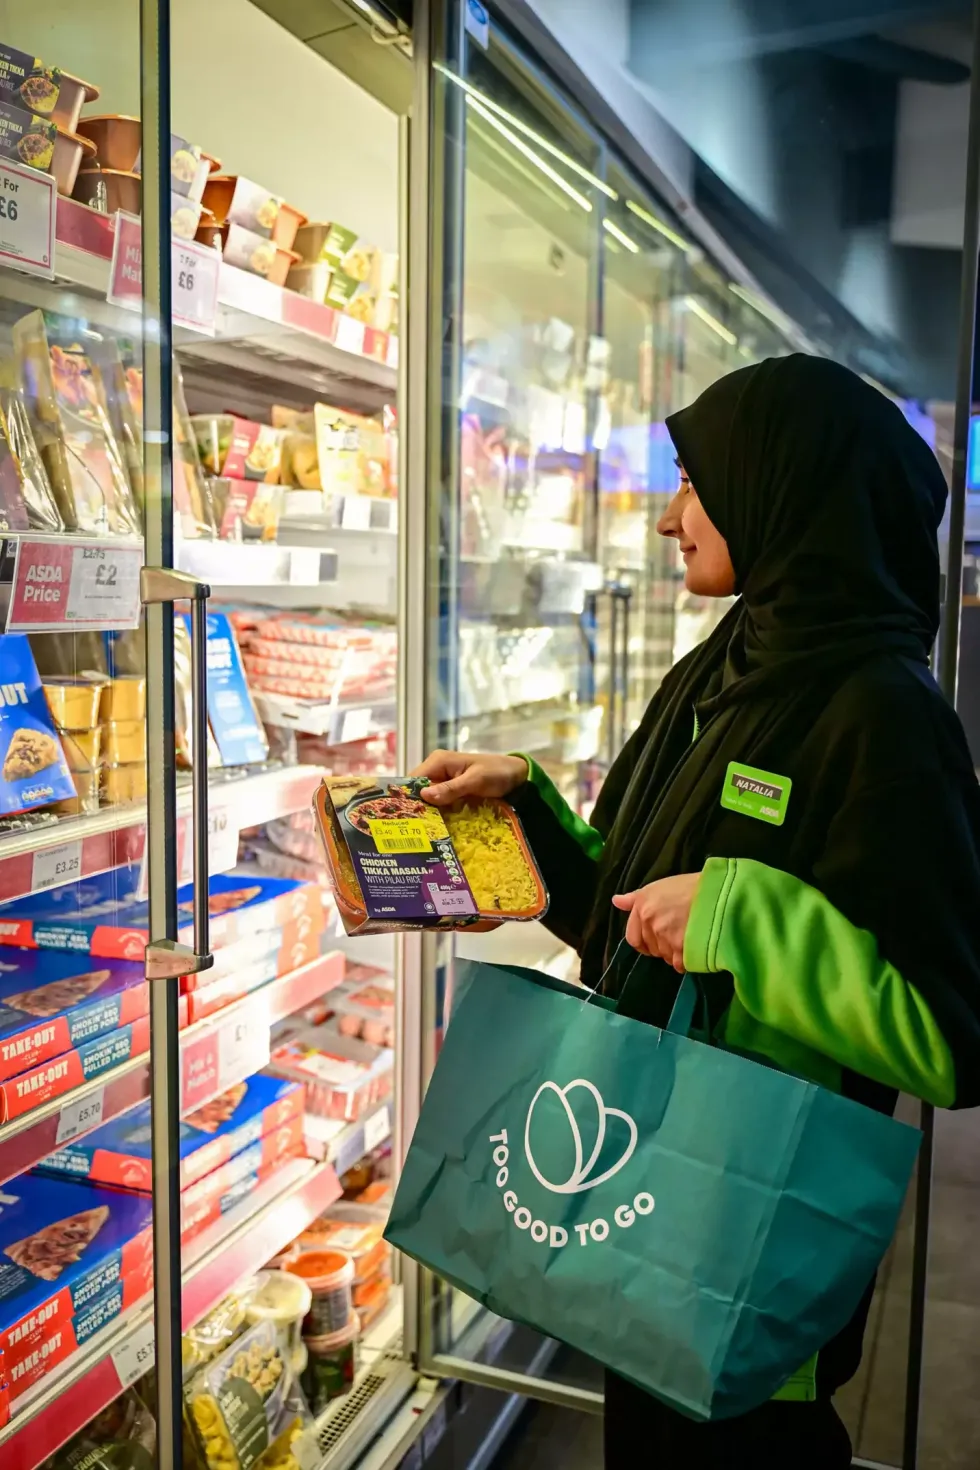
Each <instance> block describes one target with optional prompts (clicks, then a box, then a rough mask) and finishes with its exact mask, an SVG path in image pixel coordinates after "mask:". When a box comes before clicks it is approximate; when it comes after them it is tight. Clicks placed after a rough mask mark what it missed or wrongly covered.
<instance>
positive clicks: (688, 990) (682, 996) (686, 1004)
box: [584, 939, 711, 1038]
mask: <svg viewBox="0 0 980 1470" xmlns="http://www.w3.org/2000/svg"><path fill="white" fill-rule="evenodd" d="M624 950H627V951H629V952H630V953H633V951H631V950H630V946H629V945H628V944H627V942H626V940H625V939H621V940H620V942H619V944H618V945H617V946H616V951H615V953H614V954H613V957H612V959H611V960H610V961H609V964H608V965H607V966H606V968H605V970H603V972H602V974H601V975H600V977H599V982H598V984H597V985H596V987H595V989H594V990H590V991H589V992H588V995H587V997H586V999H585V1001H584V1004H585V1005H589V1004H590V1002H591V1001H593V1000H594V999H595V998H596V997H597V996H598V995H599V994H600V991H601V989H602V984H603V981H604V980H605V978H606V976H607V975H608V974H610V972H611V971H612V970H614V969H615V968H616V966H617V964H618V963H619V959H620V956H621V955H622V953H623V951H624ZM652 963H653V961H652V960H651V958H650V956H649V955H642V954H637V955H636V958H635V960H634V961H633V964H632V965H631V966H630V968H629V970H628V971H627V974H626V979H625V980H624V981H623V988H622V990H621V992H620V995H619V1002H618V1004H617V1009H618V1008H619V1006H620V1005H621V1004H622V1002H623V999H624V997H625V995H626V992H627V990H628V989H629V987H630V982H631V981H632V980H633V977H634V976H635V975H637V974H639V973H642V971H643V970H644V969H645V968H648V967H649V965H650V964H652ZM698 1002H700V1005H701V1025H700V1031H701V1034H702V1035H703V1036H704V1037H705V1038H709V1037H710V1034H711V1022H710V1018H709V1015H708V997H707V996H706V995H705V993H704V989H703V987H702V986H701V985H699V983H698V981H697V980H696V979H695V978H694V976H693V975H691V974H690V973H686V974H684V975H682V976H681V980H680V984H679V985H678V987H677V994H676V995H675V997H674V1003H673V1005H672V1006H671V1010H670V1016H669V1018H668V1020H667V1024H666V1026H664V1027H663V1030H664V1031H669V1032H671V1033H672V1034H673V1035H675V1036H688V1035H689V1034H690V1031H691V1025H692V1023H693V1021H694V1011H695V1007H696V1006H697V1005H698Z"/></svg>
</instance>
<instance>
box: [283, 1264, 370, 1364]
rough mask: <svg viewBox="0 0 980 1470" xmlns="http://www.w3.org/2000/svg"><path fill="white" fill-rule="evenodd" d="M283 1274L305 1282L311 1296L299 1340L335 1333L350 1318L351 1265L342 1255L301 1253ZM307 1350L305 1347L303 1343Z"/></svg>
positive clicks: (352, 1274) (352, 1272) (352, 1277)
mask: <svg viewBox="0 0 980 1470" xmlns="http://www.w3.org/2000/svg"><path fill="white" fill-rule="evenodd" d="M286 1270H287V1271H288V1272H289V1273H291V1274H292V1275H295V1276H298V1277H299V1278H300V1280H302V1281H305V1282H306V1284H307V1286H308V1287H309V1288H310V1291H311V1293H312V1297H313V1299H312V1302H311V1305H310V1310H309V1313H308V1315H307V1317H306V1320H305V1321H304V1323H303V1338H304V1340H305V1339H308V1338H311V1337H314V1338H316V1337H323V1336H325V1335H329V1334H331V1333H334V1332H339V1331H340V1330H341V1328H343V1327H345V1326H346V1325H347V1324H348V1322H349V1321H350V1318H351V1309H352V1305H353V1304H352V1302H351V1285H352V1283H353V1280H354V1262H353V1261H352V1260H351V1258H350V1256H345V1255H344V1253H343V1251H304V1252H303V1253H302V1254H301V1255H300V1256H299V1257H298V1258H297V1259H296V1260H295V1261H291V1262H290V1263H289V1265H288V1266H287V1267H286ZM307 1346H309V1343H308V1342H307Z"/></svg>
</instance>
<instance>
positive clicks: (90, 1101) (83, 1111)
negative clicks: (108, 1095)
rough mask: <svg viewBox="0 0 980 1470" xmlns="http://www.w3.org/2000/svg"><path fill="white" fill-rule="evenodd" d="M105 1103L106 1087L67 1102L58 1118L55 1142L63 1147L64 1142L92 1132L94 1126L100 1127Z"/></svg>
mask: <svg viewBox="0 0 980 1470" xmlns="http://www.w3.org/2000/svg"><path fill="white" fill-rule="evenodd" d="M104 1105H105V1088H104V1087H99V1088H97V1089H96V1090H95V1092H90V1093H89V1094H88V1096H87V1097H80V1098H78V1100H77V1101H76V1102H70V1103H65V1106H64V1107H63V1108H62V1110H61V1115H60V1117H59V1118H58V1131H57V1133H56V1134H55V1142H56V1143H57V1145H58V1147H59V1148H61V1146H62V1145H63V1144H66V1143H70V1142H71V1140H72V1139H73V1138H77V1137H78V1135H79V1134H80V1133H90V1132H91V1131H92V1129H93V1128H98V1126H99V1124H100V1123H101V1122H102V1109H103V1107H104Z"/></svg>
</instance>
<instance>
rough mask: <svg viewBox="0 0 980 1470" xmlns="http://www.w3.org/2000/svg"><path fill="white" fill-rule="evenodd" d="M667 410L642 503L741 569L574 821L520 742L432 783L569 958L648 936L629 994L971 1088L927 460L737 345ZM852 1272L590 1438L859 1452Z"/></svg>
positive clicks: (831, 1076)
mask: <svg viewBox="0 0 980 1470" xmlns="http://www.w3.org/2000/svg"><path fill="white" fill-rule="evenodd" d="M667 426H668V429H669V431H670V434H671V437H672V439H673V442H674V445H675V447H676V450H677V455H678V462H679V464H680V465H681V466H682V474H681V485H680V488H679V490H678V492H677V494H676V495H675V497H674V499H673V500H672V502H671V504H670V506H669V508H668V509H667V511H666V512H665V514H664V515H663V517H662V519H661V521H660V524H659V527H658V529H659V531H660V533H661V534H662V535H664V536H669V537H673V538H674V539H675V540H677V542H678V545H679V548H680V551H681V554H682V556H683V559H684V563H685V568H686V572H685V581H686V585H687V586H688V588H689V589H690V590H691V591H692V592H694V593H699V594H702V595H706V596H728V595H730V594H732V593H738V594H740V596H739V598H738V600H737V601H736V602H735V604H734V605H733V607H732V608H731V610H730V611H729V613H728V614H727V616H726V617H725V618H724V620H723V621H722V622H721V623H720V624H719V626H718V627H717V628H716V629H715V631H714V632H713V633H712V634H711V635H710V637H709V638H708V639H707V640H706V641H705V642H704V643H703V644H702V645H701V646H700V647H699V648H697V649H695V650H694V651H693V652H692V653H691V654H689V655H688V656H687V657H686V658H685V659H683V660H682V661H681V662H680V663H679V664H678V665H676V667H675V668H674V669H672V670H671V672H670V674H668V676H667V678H666V679H665V680H664V683H663V685H662V687H661V689H660V690H659V692H658V693H657V694H656V696H655V697H654V699H653V700H652V702H651V704H650V707H649V709H648V710H647V712H646V714H645V716H644V719H643V721H642V723H641V725H640V727H639V729H638V730H637V731H636V732H635V734H634V735H633V736H632V737H631V739H630V740H629V742H628V743H627V745H626V747H625V749H624V750H623V751H622V753H621V755H620V756H619V758H618V759H617V761H616V762H615V764H614V765H613V767H612V769H611V771H610V773H609V776H608V779H607V780H606V783H605V785H604V787H603V789H602V792H601V794H600V797H599V800H598V802H597V804H596V807H595V812H594V815H593V818H592V824H591V826H587V825H586V824H585V823H584V822H582V821H581V819H579V818H578V817H576V816H575V815H574V814H573V813H572V812H571V811H570V810H569V808H568V807H567V806H566V805H565V803H564V802H563V801H562V799H561V798H560V796H559V795H558V792H557V791H556V790H555V788H554V786H552V785H551V783H550V782H549V781H548V779H547V777H546V776H545V775H544V773H543V772H542V771H541V770H540V769H539V768H538V767H537V766H536V765H535V764H534V763H533V762H532V761H529V760H525V759H524V758H523V757H517V756H464V755H459V754H453V753H446V752H437V753H436V754H435V755H434V756H432V757H430V758H429V760H428V761H426V763H425V764H424V766H423V767H422V768H421V771H422V774H425V775H427V776H429V777H430V779H431V780H432V781H433V783H434V784H433V785H432V786H431V787H430V788H429V790H428V791H427V793H426V795H427V797H428V799H429V800H431V801H432V802H434V803H435V804H436V805H444V804H447V803H449V802H451V801H454V800H457V799H458V798H459V797H462V796H473V795H479V794H485V795H493V796H509V797H510V798H511V799H512V800H513V801H514V803H515V805H516V806H517V807H518V809H519V810H520V812H521V815H522V817H523V820H524V823H525V827H526V830H527V833H528V837H529V839H530V842H531V845H532V847H533V849H534V851H535V853H536V855H537V857H538V859H539V861H540V862H541V865H542V867H543V869H544V875H545V879H546V882H547V883H548V886H549V889H550V891H551V910H550V913H549V916H548V920H547V922H548V924H549V926H550V927H551V928H552V929H553V931H554V932H555V933H556V934H558V935H559V936H560V937H561V938H562V939H564V940H566V941H568V942H569V943H571V944H573V945H575V947H576V948H577V949H578V950H579V951H580V953H581V956H582V976H583V979H584V981H585V982H586V984H590V985H595V984H597V983H598V982H599V980H600V977H601V976H603V974H604V972H605V970H606V968H607V966H608V964H609V961H610V959H611V957H612V956H613V955H614V954H615V952H616V949H617V946H618V944H619V942H620V940H621V938H622V937H623V936H624V935H625V938H626V940H627V941H628V943H629V944H630V945H632V946H633V948H634V949H636V950H639V951H640V952H641V953H643V954H647V955H650V956H653V957H654V961H655V964H654V965H653V966H651V970H653V971H654V975H653V978H651V979H650V981H649V983H648V984H647V986H646V987H645V989H644V990H643V993H642V994H641V995H639V996H637V995H636V994H635V990H636V989H637V988H638V987H631V989H630V995H629V1003H630V1011H631V1013H632V1014H634V1015H636V1016H638V1017H639V1018H640V1019H644V1020H650V1021H652V1022H654V1023H656V1024H662V1023H663V1022H664V1021H665V1020H666V1018H667V1015H668V1012H669V1009H670V1004H671V1001H672V998H673V995H674V993H675V991H676V987H677V978H676V973H675V972H678V971H683V970H685V969H687V970H690V971H693V972H698V973H700V974H702V975H704V976H705V977H706V980H705V987H706V990H707V994H708V997H709V1002H710V1005H711V1011H712V1024H713V1031H714V1036H715V1038H716V1040H717V1041H718V1043H719V1044H722V1045H725V1046H727V1047H729V1048H734V1049H738V1050H740V1051H742V1052H745V1053H747V1054H749V1055H752V1056H756V1057H759V1058H761V1059H763V1060H768V1061H770V1062H774V1063H776V1064H777V1065H779V1066H781V1067H783V1068H785V1069H786V1070H789V1071H792V1072H793V1073H795V1074H796V1075H799V1076H805V1077H808V1078H811V1079H812V1080H815V1081H818V1082H820V1083H822V1084H823V1085H825V1086H828V1087H832V1088H835V1089H837V1090H840V1091H842V1092H843V1093H845V1094H846V1095H847V1096H849V1097H852V1098H855V1099H857V1100H859V1101H860V1102H862V1103H864V1104H866V1105H868V1106H870V1107H875V1108H879V1109H881V1110H883V1111H888V1112H890V1111H891V1110H892V1108H893V1106H894V1103H895V1098H896V1093H897V1091H898V1090H904V1091H907V1092H910V1093H913V1094H915V1095H916V1096H918V1097H920V1098H925V1099H927V1100H928V1101H930V1102H932V1103H935V1104H937V1105H940V1106H943V1107H949V1106H953V1105H958V1106H965V1105H972V1104H975V1103H976V1102H978V1101H980V1067H978V1065H977V1062H978V1060H980V791H978V787H977V782H976V778H975V775H974V772H973V767H972V763H971V760H970V756H969V752H968V749H967V745H966V741H965V739H964V736H963V731H962V728H961V726H960V724H959V721H958V719H957V717H956V715H955V714H954V713H953V711H952V710H951V709H950V707H949V706H948V704H947V703H946V701H945V699H944V698H943V697H942V695H941V694H940V692H939V690H938V689H937V687H936V685H935V683H934V682H933V679H932V677H931V675H930V672H929V667H928V660H929V655H930V650H931V647H932V644H933V641H934V639H935V636H936V631H937V627H938V620H939V551H938V544H937V528H938V525H939V522H940V520H941V517H942V513H943V506H944V502H945V498H946V487H945V483H944V481H943V477H942V475H941V473H940V470H939V467H938V465H937V463H936V461H935V459H934V457H933V455H932V454H931V452H930V451H929V449H928V448H927V446H926V445H925V443H924V442H923V441H922V440H921V439H920V438H919V436H918V435H917V434H916V433H915V432H914V431H913V430H912V429H911V428H910V427H909V425H908V424H907V423H906V421H905V419H904V418H903V416H902V414H901V413H900V412H899V410H898V409H897V408H896V407H894V406H893V405H892V404H891V403H889V402H888V400H887V399H886V398H885V397H884V396H883V395H882V394H880V393H878V392H877V391H876V390H875V389H873V388H871V387H869V386H867V385H866V384H865V383H863V382H862V381H861V380H860V379H859V378H857V377H855V376H854V375H853V374H852V373H850V372H848V371H847V370H846V369H845V368H842V367H840V366H838V365H836V364H834V363H832V362H827V361H823V360H821V359H816V358H810V357H803V356H792V357H785V358H779V359H774V360H770V361H766V362H763V363H760V364H758V365H757V366H754V367H748V368H743V369H741V370H740V371H738V372H736V373H733V374H731V375H730V376H729V377H727V378H724V379H722V380H721V381H720V382H718V383H715V384H714V385H713V386H712V387H711V388H709V389H708V390H707V391H706V392H705V393H703V394H702V395H701V397H700V398H699V399H698V400H697V402H696V403H694V404H693V405H692V406H691V407H690V408H687V409H684V410H682V411H681V412H680V413H677V414H674V415H673V416H672V417H671V418H669V419H668V420H667ZM621 983H622V974H621V972H620V973H617V972H616V969H615V967H614V968H613V971H612V973H611V974H610V975H609V976H608V977H607V978H606V981H605V985H606V987H607V988H609V987H610V986H612V987H613V988H615V987H616V986H617V985H620V984H621ZM869 1300H870V1288H869V1293H868V1300H866V1302H865V1304H864V1307H863V1309H862V1310H861V1311H860V1312H859V1313H858V1314H857V1315H856V1316H855V1318H854V1320H853V1321H852V1322H851V1324H850V1325H849V1326H848V1328H846V1329H845V1330H844V1332H842V1333H841V1334H840V1335H839V1337H837V1338H836V1339H834V1341H833V1342H831V1343H828V1344H827V1346H826V1347H825V1348H824V1349H823V1350H822V1351H821V1352H820V1353H819V1354H818V1356H817V1359H816V1362H815V1363H814V1364H809V1365H807V1366H806V1368H805V1369H803V1370H801V1372H800V1373H799V1374H797V1375H795V1376H794V1378H793V1379H792V1380H790V1382H789V1383H788V1384H787V1385H786V1386H785V1388H784V1389H783V1390H781V1391H780V1394H779V1395H777V1398H776V1399H775V1400H773V1401H772V1402H770V1403H768V1404H766V1405H764V1406H763V1407H761V1408H759V1409H757V1410H755V1411H753V1412H752V1413H750V1414H748V1415H746V1416H744V1417H743V1418H740V1419H735V1420H730V1421H723V1422H719V1423H717V1424H706V1425H705V1424H695V1423H693V1422H690V1421H688V1420H686V1419H684V1418H682V1417H681V1416H680V1415H678V1414H676V1413H674V1412H673V1411H671V1410H669V1409H667V1408H665V1407H664V1406H662V1405H660V1404H658V1403H656V1402H655V1401H654V1400H653V1399H652V1398H650V1397H649V1396H647V1395H645V1394H644V1393H642V1392H641V1391H640V1390H638V1389H636V1388H634V1387H632V1386H631V1385H629V1384H627V1383H625V1382H623V1381H621V1380H619V1379H617V1378H616V1377H615V1376H614V1375H609V1377H608V1380H607V1394H606V1404H607V1412H606V1464H607V1466H609V1467H619V1466H626V1465H627V1464H630V1465H633V1464H636V1463H637V1451H638V1449H642V1453H641V1455H640V1457H639V1463H640V1464H650V1465H651V1466H653V1465H656V1466H661V1465H663V1466H664V1467H675V1466H686V1465H692V1466H694V1465H697V1466H698V1467H715V1466H717V1467H725V1470H740V1467H742V1466H745V1467H746V1470H748V1467H752V1470H769V1467H772V1470H776V1467H777V1466H778V1467H784V1466H788V1465H791V1464H792V1465H796V1466H813V1467H814V1470H818V1467H819V1470H837V1467H840V1466H845V1465H849V1464H850V1463H851V1450H850V1445H849V1442H848V1437H847V1434H846V1432H845V1430H844V1427H843V1425H842V1424H841V1422H840V1420H839V1418H838V1417H837V1415H836V1413H835V1411H834V1409H833V1407H832V1404H831V1396H832V1394H833V1393H834V1392H835V1390H836V1389H837V1388H839V1387H840V1385H841V1384H842V1383H844V1382H846V1381H847V1379H848V1378H850V1377H851V1375H852V1374H853V1373H854V1371H855V1370H856V1368H857V1365H858V1362H859V1360H860V1352H861V1336H862V1332H863V1327H864V1318H865V1316H866V1315H867V1306H868V1301H869Z"/></svg>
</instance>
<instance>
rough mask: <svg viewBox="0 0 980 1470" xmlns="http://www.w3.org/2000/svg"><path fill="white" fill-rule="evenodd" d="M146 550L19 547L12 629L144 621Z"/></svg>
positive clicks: (51, 544)
mask: <svg viewBox="0 0 980 1470" xmlns="http://www.w3.org/2000/svg"><path fill="white" fill-rule="evenodd" d="M142 562H143V552H142V548H141V547H139V546H133V545H129V544H127V543H125V542H112V541H104V542H101V543H95V542H90V543H88V544H81V545H79V544H76V545H74V546H66V545H65V544H64V543H63V542H57V541H42V540H41V539H37V540H33V539H31V538H29V537H24V538H22V539H21V540H20V541H19V542H18V545H17V558H16V561H15V563H14V585H13V590H12V592H11V595H10V609H9V612H8V614H7V632H8V633H41V632H57V631H59V630H63V629H66V628H67V629H71V630H72V631H73V632H84V631H91V632H101V631H107V630H109V629H116V628H135V627H138V625H139V612H140V586H139V577H140V567H141V565H142Z"/></svg>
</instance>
